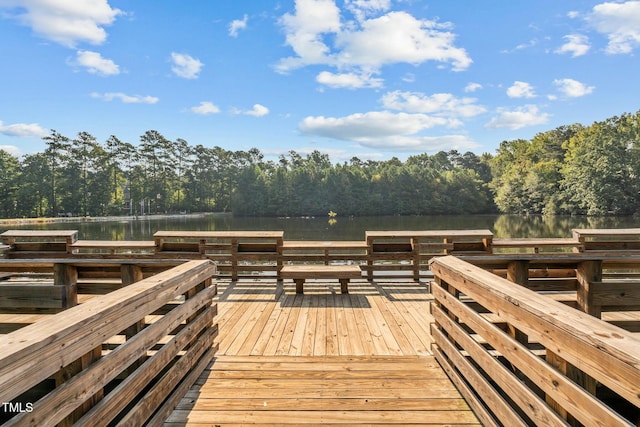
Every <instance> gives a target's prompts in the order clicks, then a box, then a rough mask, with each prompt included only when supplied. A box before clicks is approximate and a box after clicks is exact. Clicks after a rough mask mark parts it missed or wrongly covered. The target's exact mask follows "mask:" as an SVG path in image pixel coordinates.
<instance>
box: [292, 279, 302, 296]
mask: <svg viewBox="0 0 640 427" xmlns="http://www.w3.org/2000/svg"><path fill="white" fill-rule="evenodd" d="M293 281H294V282H296V294H301V293H302V288H303V287H304V279H293Z"/></svg>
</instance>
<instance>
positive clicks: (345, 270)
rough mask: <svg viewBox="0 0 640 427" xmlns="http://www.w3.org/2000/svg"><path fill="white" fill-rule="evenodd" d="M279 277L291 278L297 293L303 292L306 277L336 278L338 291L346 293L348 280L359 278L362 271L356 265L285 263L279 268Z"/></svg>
mask: <svg viewBox="0 0 640 427" xmlns="http://www.w3.org/2000/svg"><path fill="white" fill-rule="evenodd" d="M280 277H281V278H283V279H293V281H294V282H295V284H296V293H298V294H301V293H302V292H303V286H304V282H305V280H307V279H338V280H339V281H340V291H341V292H342V293H344V294H346V293H348V292H349V280H350V279H359V278H361V277H362V271H361V270H360V266H358V265H315V264H314V265H285V266H284V267H282V269H281V270H280Z"/></svg>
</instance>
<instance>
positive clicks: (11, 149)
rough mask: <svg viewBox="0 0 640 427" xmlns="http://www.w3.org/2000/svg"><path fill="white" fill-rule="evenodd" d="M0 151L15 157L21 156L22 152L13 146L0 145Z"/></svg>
mask: <svg viewBox="0 0 640 427" xmlns="http://www.w3.org/2000/svg"><path fill="white" fill-rule="evenodd" d="M0 150H3V151H6V152H7V153H9V154H11V155H12V156H15V157H20V156H21V155H22V150H20V149H19V148H18V147H16V146H15V145H0Z"/></svg>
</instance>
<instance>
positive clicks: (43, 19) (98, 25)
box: [0, 0, 123, 48]
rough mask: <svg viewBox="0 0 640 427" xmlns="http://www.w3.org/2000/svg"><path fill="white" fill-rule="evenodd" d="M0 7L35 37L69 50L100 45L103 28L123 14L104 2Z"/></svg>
mask: <svg viewBox="0 0 640 427" xmlns="http://www.w3.org/2000/svg"><path fill="white" fill-rule="evenodd" d="M0 8H4V9H8V10H7V11H6V15H7V16H11V17H12V18H14V19H15V20H16V21H18V22H20V23H21V24H23V25H25V26H28V27H30V28H31V29H32V30H33V32H34V33H36V34H37V35H39V36H41V37H43V38H45V39H47V40H51V41H53V42H56V43H59V44H61V45H64V46H67V47H71V48H73V47H75V46H76V45H77V44H78V43H82V42H86V43H91V44H96V45H97V44H102V43H104V41H105V40H106V39H107V32H106V31H105V29H104V27H106V26H109V25H111V24H112V23H113V22H114V21H115V19H116V17H118V15H121V14H122V13H123V12H122V11H121V10H120V9H114V8H112V7H111V6H110V5H109V3H108V1H107V0H74V1H69V0H47V1H42V0H3V1H1V2H0Z"/></svg>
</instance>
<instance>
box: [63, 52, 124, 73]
mask: <svg viewBox="0 0 640 427" xmlns="http://www.w3.org/2000/svg"><path fill="white" fill-rule="evenodd" d="M71 65H74V66H78V67H84V68H86V70H87V72H89V73H91V74H98V75H100V76H114V75H117V74H120V67H118V65H117V64H116V63H115V62H113V61H112V60H110V59H106V58H103V57H102V55H100V54H99V53H97V52H91V51H88V50H79V51H78V52H76V59H75V60H74V61H73V62H71Z"/></svg>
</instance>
